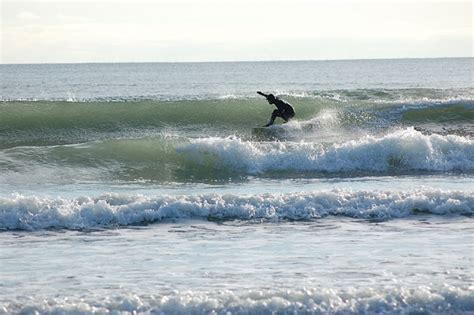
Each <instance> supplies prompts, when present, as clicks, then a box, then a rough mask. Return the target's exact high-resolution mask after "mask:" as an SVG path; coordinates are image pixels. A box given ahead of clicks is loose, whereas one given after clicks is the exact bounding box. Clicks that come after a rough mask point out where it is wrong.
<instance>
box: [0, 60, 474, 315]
mask: <svg viewBox="0 0 474 315" xmlns="http://www.w3.org/2000/svg"><path fill="white" fill-rule="evenodd" d="M473 69H474V59H473V58H448V59H397V60H353V61H349V60H347V61H288V62H235V63H234V62H224V63H220V62H216V63H118V64H112V63H110V64H44V65H0V71H1V79H0V80H1V95H0V314H3V313H5V314H10V313H24V314H36V313H41V314H62V313H88V314H95V313H98V314H104V313H114V314H128V313H134V312H138V313H148V314H181V313H184V314H188V313H189V314H474V267H473V266H474V221H473V220H474V219H473V216H474V86H473V78H474V73H473ZM258 90H259V91H263V92H265V93H274V94H276V95H278V96H279V97H280V98H282V99H284V100H286V101H288V102H290V103H291V104H292V105H293V106H294V108H295V111H296V116H295V119H294V120H292V121H290V122H289V123H286V124H281V123H282V121H281V120H278V119H277V121H276V122H277V123H276V124H275V125H274V126H271V127H269V128H266V129H263V128H256V127H262V126H263V125H265V124H266V123H267V122H268V120H269V118H270V115H271V112H272V111H273V109H274V108H272V106H271V105H269V104H268V103H267V102H266V100H265V99H264V98H263V97H261V96H259V95H257V94H256V93H255V92H256V91H258Z"/></svg>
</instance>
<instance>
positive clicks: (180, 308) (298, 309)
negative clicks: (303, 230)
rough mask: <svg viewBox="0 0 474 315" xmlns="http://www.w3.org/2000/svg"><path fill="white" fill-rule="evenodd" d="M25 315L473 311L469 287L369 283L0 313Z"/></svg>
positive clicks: (12, 307) (127, 298) (23, 307)
mask: <svg viewBox="0 0 474 315" xmlns="http://www.w3.org/2000/svg"><path fill="white" fill-rule="evenodd" d="M2 311H3V312H4V313H28V314H37V313H41V314H62V313H74V314H84V313H87V314H97V313H99V314H105V313H116V314H131V313H132V314H136V313H140V314H274V313H278V314H336V313H337V314H408V313H417V314H418V313H423V314H425V313H429V314H431V313H435V314H447V313H449V314H461V313H468V312H473V311H474V288H472V287H465V288H461V287H455V286H450V285H443V286H441V287H439V288H432V287H429V286H420V287H416V288H403V287H398V288H391V289H382V290H375V289H373V288H366V289H353V288H349V289H347V290H336V289H328V288H304V289H301V290H281V291H278V290H262V291H260V290H258V291H245V292H237V293H236V292H232V291H227V290H224V291H220V292H198V291H191V290H189V291H176V292H173V293H170V294H155V295H137V294H132V293H129V294H124V295H121V296H115V297H110V296H106V297H99V296H97V297H94V296H92V297H67V298H62V297H55V298H49V299H48V298H45V299H34V298H27V299H23V301H22V302H14V301H12V302H9V303H6V304H5V306H3V308H2V306H1V305H0V312H2Z"/></svg>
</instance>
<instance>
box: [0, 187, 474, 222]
mask: <svg viewBox="0 0 474 315" xmlns="http://www.w3.org/2000/svg"><path fill="white" fill-rule="evenodd" d="M420 212H421V213H426V214H436V215H453V214H457V215H468V216H471V215H473V214H474V194H473V193H472V192H469V191H467V192H461V191H441V190H417V191H411V192H391V191H360V192H352V191H346V190H330V191H321V192H304V193H300V192H293V193H286V194H281V193H267V194H256V195H235V194H202V195H183V196H144V195H118V194H106V195H102V196H99V197H88V196H84V197H79V198H75V199H66V198H48V197H37V196H23V195H19V194H16V195H13V196H12V197H10V198H1V199H0V229H1V230H41V229H72V230H82V229H86V230H87V229H96V228H109V227H117V226H127V225H137V224H147V223H153V222H160V221H163V220H168V219H188V218H197V219H206V220H234V219H237V220H253V221H254V220H313V219H320V218H323V217H326V216H344V217H352V218H360V219H369V220H389V219H394V218H404V217H408V216H411V215H414V214H417V213H420Z"/></svg>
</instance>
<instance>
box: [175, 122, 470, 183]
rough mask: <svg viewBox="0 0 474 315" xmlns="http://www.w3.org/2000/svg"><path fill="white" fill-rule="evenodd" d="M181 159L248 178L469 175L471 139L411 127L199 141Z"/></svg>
mask: <svg viewBox="0 0 474 315" xmlns="http://www.w3.org/2000/svg"><path fill="white" fill-rule="evenodd" d="M177 151H178V152H179V153H181V154H182V155H183V156H184V157H185V158H186V159H188V160H189V161H191V162H194V163H197V164H200V163H206V166H208V165H209V163H210V161H211V162H213V163H215V167H217V168H226V167H230V168H232V169H234V170H236V171H239V172H245V173H250V174H258V173H264V172H268V171H317V172H351V171H369V172H386V171H391V170H394V171H473V170H474V140H472V139H469V138H466V137H461V136H456V135H447V136H442V135H437V134H432V135H424V134H422V133H421V132H419V131H416V130H414V129H413V128H408V129H405V130H398V131H394V132H392V133H389V134H387V135H385V136H371V135H368V136H365V137H363V138H361V139H360V140H353V141H347V142H342V143H335V144H334V143H333V144H327V145H325V144H321V143H311V142H303V141H302V142H252V141H245V140H242V139H240V138H237V137H228V138H219V137H213V138H202V139H194V140H191V143H189V144H186V145H182V146H181V147H179V148H178V149H177Z"/></svg>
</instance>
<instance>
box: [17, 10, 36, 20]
mask: <svg viewBox="0 0 474 315" xmlns="http://www.w3.org/2000/svg"><path fill="white" fill-rule="evenodd" d="M16 17H17V18H19V19H21V20H37V19H39V18H40V16H39V15H37V14H35V13H33V12H28V11H22V12H20V13H18V15H17V16H16Z"/></svg>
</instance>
